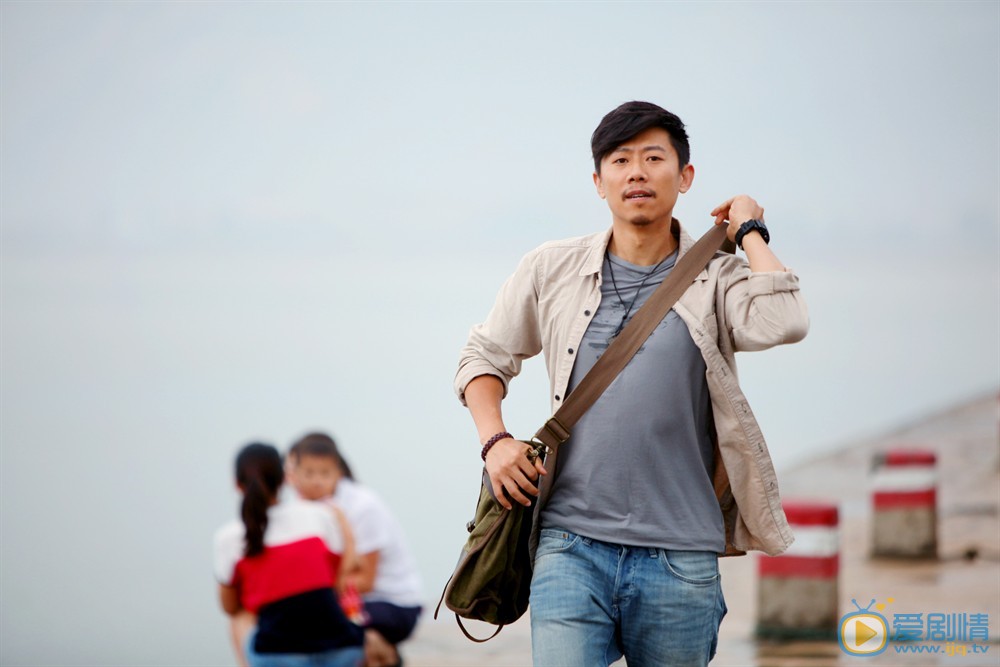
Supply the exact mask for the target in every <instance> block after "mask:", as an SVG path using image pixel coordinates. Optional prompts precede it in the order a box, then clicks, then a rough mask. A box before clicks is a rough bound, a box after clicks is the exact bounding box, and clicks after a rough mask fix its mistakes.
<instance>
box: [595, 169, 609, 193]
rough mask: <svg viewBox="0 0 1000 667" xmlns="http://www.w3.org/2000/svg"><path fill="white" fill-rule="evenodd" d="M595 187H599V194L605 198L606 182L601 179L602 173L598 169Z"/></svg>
mask: <svg viewBox="0 0 1000 667" xmlns="http://www.w3.org/2000/svg"><path fill="white" fill-rule="evenodd" d="M594 187H595V188H597V196H598V197H600V198H601V199H605V198H606V197H607V195H606V194H605V193H604V182H603V181H601V175H600V174H598V173H597V172H596V171H595V172H594Z"/></svg>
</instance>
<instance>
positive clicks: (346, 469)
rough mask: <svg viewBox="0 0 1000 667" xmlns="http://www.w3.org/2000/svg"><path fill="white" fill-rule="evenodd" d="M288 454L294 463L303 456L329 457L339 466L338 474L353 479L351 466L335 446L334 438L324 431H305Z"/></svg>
mask: <svg viewBox="0 0 1000 667" xmlns="http://www.w3.org/2000/svg"><path fill="white" fill-rule="evenodd" d="M288 455H289V456H290V457H291V458H292V460H293V461H295V462H296V463H298V462H299V460H300V459H301V458H302V457H303V456H318V457H321V458H326V459H331V460H332V461H333V462H334V463H336V464H337V467H338V468H340V474H342V475H343V476H344V477H346V478H347V479H354V473H353V472H351V466H350V465H348V463H347V459H345V458H344V455H343V454H341V453H340V449H338V448H337V443H336V442H335V441H334V439H333V438H331V437H330V436H329V435H327V434H326V433H319V432H316V433H307V434H306V435H304V436H302V437H301V438H299V439H298V440H297V441H296V442H295V443H294V444H293V445H292V446H291V448H290V449H289V450H288Z"/></svg>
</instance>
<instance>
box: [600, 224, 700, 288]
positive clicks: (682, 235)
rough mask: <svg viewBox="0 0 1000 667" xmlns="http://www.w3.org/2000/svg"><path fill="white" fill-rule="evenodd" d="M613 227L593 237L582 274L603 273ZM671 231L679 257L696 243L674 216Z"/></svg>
mask: <svg viewBox="0 0 1000 667" xmlns="http://www.w3.org/2000/svg"><path fill="white" fill-rule="evenodd" d="M612 229H613V227H609V228H608V229H607V230H606V231H605V232H604V233H602V234H595V235H594V236H593V237H592V239H593V240H592V241H591V244H590V252H589V253H587V259H586V260H585V261H584V262H583V266H582V267H581V268H580V275H581V276H589V275H593V274H595V273H596V274H598V275H599V274H600V273H601V267H602V266H603V265H604V253H605V252H607V249H608V243H610V242H611V231H612ZM670 233H671V234H673V235H674V238H675V239H677V241H678V244H677V245H678V254H677V257H678V259H679V258H681V257H683V256H684V253H686V252H687V251H688V250H690V249H691V246H693V245H694V239H692V238H691V237H690V236H689V235H688V233H687V232H686V231H684V228H683V227H681V221H680V220H678V219H677V218H672V219H671V221H670Z"/></svg>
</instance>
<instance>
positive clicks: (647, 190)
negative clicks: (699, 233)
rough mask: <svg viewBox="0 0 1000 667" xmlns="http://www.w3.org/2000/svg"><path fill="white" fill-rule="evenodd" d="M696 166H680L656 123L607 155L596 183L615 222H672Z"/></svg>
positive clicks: (641, 224)
mask: <svg viewBox="0 0 1000 667" xmlns="http://www.w3.org/2000/svg"><path fill="white" fill-rule="evenodd" d="M693 180H694V167H692V166H691V165H690V164H688V165H685V166H684V167H683V168H681V167H680V166H679V165H678V164H677V151H675V150H674V147H673V145H672V144H671V143H670V134H668V133H667V131H666V130H664V129H662V128H659V127H653V128H650V129H648V130H645V131H643V132H640V133H639V134H637V135H635V136H634V137H632V138H631V139H629V140H628V141H626V142H624V143H623V144H622V145H620V146H618V147H617V148H616V149H614V150H613V151H611V152H610V153H608V154H607V155H605V156H604V159H602V160H601V173H600V174H599V175H598V174H596V173H595V174H594V185H595V186H596V187H597V194H599V195H600V196H601V199H606V200H607V201H608V207H609V208H610V209H611V215H612V218H613V219H614V221H615V224H631V225H636V226H646V225H650V224H653V223H656V222H662V221H665V222H666V223H668V224H669V222H670V218H671V216H672V215H673V211H674V204H676V203H677V196H678V195H679V194H680V193H682V192H687V191H688V189H689V188H690V187H691V182H692V181H693Z"/></svg>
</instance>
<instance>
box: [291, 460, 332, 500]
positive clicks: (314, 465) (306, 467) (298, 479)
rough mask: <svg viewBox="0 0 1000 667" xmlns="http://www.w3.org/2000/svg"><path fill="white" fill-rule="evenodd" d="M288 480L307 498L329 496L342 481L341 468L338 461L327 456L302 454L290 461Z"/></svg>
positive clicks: (316, 498)
mask: <svg viewBox="0 0 1000 667" xmlns="http://www.w3.org/2000/svg"><path fill="white" fill-rule="evenodd" d="M289 462H290V464H291V465H289V467H288V470H287V471H286V472H287V474H288V481H289V482H291V483H292V486H294V487H295V490H296V491H298V492H299V495H300V496H302V497H303V498H305V499H306V500H321V499H323V498H329V497H330V496H332V495H333V492H334V491H335V490H336V488H337V482H338V481H340V468H339V467H338V466H337V463H336V461H334V460H333V459H331V458H329V457H326V456H310V455H308V454H307V455H305V456H300V457H299V458H298V461H291V460H290V461H289Z"/></svg>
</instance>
